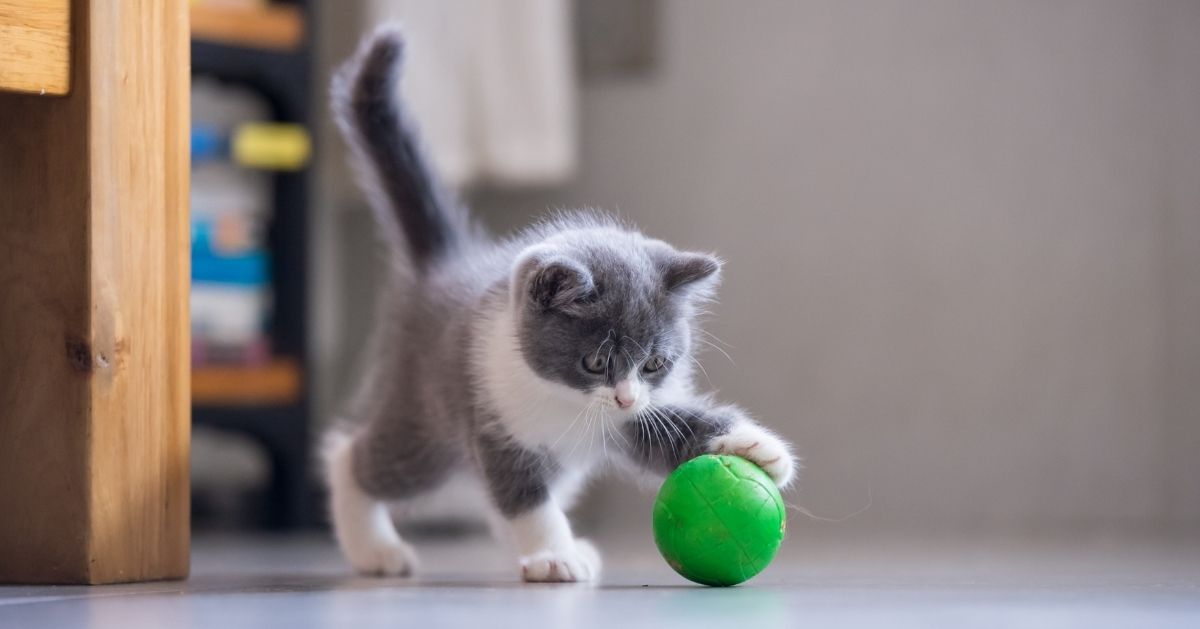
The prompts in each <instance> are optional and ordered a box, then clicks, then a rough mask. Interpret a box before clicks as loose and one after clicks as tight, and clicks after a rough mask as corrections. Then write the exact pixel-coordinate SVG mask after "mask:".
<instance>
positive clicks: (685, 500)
mask: <svg viewBox="0 0 1200 629" xmlns="http://www.w3.org/2000/svg"><path fill="white" fill-rule="evenodd" d="M786 525H787V512H786V510H785V509H784V504H783V497H782V496H780V495H779V488H778V487H776V486H775V483H774V481H772V480H771V477H769V476H767V474H766V472H763V471H762V469H760V468H759V467H758V466H757V465H755V464H753V463H751V462H750V461H747V460H746V459H743V458H741V457H736V456H729V455H724V454H721V455H715V454H706V455H703V456H699V457H696V458H694V459H692V460H690V461H688V462H686V463H684V464H683V465H680V466H679V468H678V469H676V470H675V471H674V472H672V473H671V475H670V476H668V477H667V480H666V481H665V482H663V486H662V488H661V489H659V490H658V500H657V501H655V503H654V542H655V543H656V544H657V545H658V551H659V552H660V553H662V556H663V558H664V559H666V560H667V563H668V564H670V566H671V567H672V568H674V569H675V572H678V573H679V574H680V575H682V576H683V577H684V578H686V579H688V580H691V581H695V582H696V583H700V584H703V585H718V586H728V585H737V584H739V583H742V582H744V581H747V580H749V579H750V578H751V577H753V576H754V575H756V574H758V573H759V572H761V571H762V569H763V568H766V567H767V564H769V563H771V560H772V559H774V558H775V553H776V552H778V551H779V545H780V543H781V542H783V532H784V528H785V527H786Z"/></svg>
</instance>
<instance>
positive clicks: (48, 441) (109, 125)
mask: <svg viewBox="0 0 1200 629" xmlns="http://www.w3.org/2000/svg"><path fill="white" fill-rule="evenodd" d="M72 14H73V15H72V33H73V35H72V50H73V53H72V57H73V59H72V64H71V65H72V77H71V79H72V84H73V85H74V89H73V90H72V92H71V94H70V95H69V96H67V97H66V98H62V99H39V98H36V97H32V96H20V95H15V94H0V130H2V132H3V134H4V137H5V138H6V139H7V140H8V141H6V142H4V143H0V295H3V296H4V298H3V299H0V355H3V356H5V360H4V364H3V366H2V367H0V409H3V411H0V514H4V516H3V517H0V582H24V583H112V582H122V581H137V580H147V579H162V578H175V577H183V576H185V575H186V574H187V566H188V535H189V533H188V524H189V523H188V510H189V504H188V503H189V500H188V496H189V494H188V445H189V444H188V440H189V430H190V406H189V404H190V401H189V357H188V354H189V347H190V344H189V337H188V334H189V331H188V317H187V289H188V281H187V280H188V274H189V272H188V226H187V187H188V146H187V128H188V126H187V125H188V82H189V68H188V65H189V57H188V43H189V40H188V23H187V19H188V13H187V6H186V3H185V2H184V1H183V0H122V2H116V3H114V2H110V1H109V0H75V1H74V2H73V4H72Z"/></svg>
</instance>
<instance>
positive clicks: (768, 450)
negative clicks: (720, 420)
mask: <svg viewBox="0 0 1200 629" xmlns="http://www.w3.org/2000/svg"><path fill="white" fill-rule="evenodd" d="M709 451H710V452H712V453H714V454H733V455H737V456H740V457H742V458H744V459H749V460H750V461H753V462H754V463H755V464H756V465H758V466H759V467H761V468H762V469H763V471H765V472H766V473H767V475H768V476H770V477H771V480H774V481H775V484H776V485H779V486H780V487H787V486H788V485H789V484H790V483H791V482H792V480H793V479H794V478H795V475H796V458H795V457H794V456H792V448H791V447H790V446H788V444H787V443H786V442H784V441H783V440H782V439H780V438H779V437H776V436H775V435H774V434H773V433H772V432H771V431H769V430H767V429H766V428H763V427H762V426H759V425H758V424H755V423H753V422H750V421H742V422H738V423H737V424H736V425H734V427H733V430H730V431H729V432H728V433H725V434H723V435H721V436H719V437H716V438H715V439H713V440H712V442H711V443H710V444H709Z"/></svg>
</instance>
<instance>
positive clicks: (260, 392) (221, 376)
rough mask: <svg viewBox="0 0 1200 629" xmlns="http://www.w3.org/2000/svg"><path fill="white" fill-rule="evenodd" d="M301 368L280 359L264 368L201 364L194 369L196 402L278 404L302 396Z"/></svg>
mask: <svg viewBox="0 0 1200 629" xmlns="http://www.w3.org/2000/svg"><path fill="white" fill-rule="evenodd" d="M300 380H301V378H300V368H299V366H298V365H297V364H296V362H295V361H293V360H289V359H276V360H273V361H272V362H270V363H268V364H267V365H265V366H262V367H216V366H208V367H197V368H194V369H193V370H192V404H196V405H200V404H204V405H212V406H228V405H246V406H259V405H262V406H278V405H284V404H291V403H294V402H295V401H296V400H298V399H299V397H300Z"/></svg>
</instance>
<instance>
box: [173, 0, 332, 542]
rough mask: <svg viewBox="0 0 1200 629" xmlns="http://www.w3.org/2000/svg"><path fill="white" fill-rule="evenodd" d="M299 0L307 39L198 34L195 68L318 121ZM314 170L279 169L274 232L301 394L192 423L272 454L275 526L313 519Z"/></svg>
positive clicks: (286, 118) (197, 410) (282, 305)
mask: <svg viewBox="0 0 1200 629" xmlns="http://www.w3.org/2000/svg"><path fill="white" fill-rule="evenodd" d="M288 4H292V5H295V6H296V7H297V8H299V9H300V10H301V11H302V13H303V14H304V16H305V18H306V19H305V21H304V24H305V25H304V39H303V42H302V44H301V45H300V46H299V47H297V48H296V49H295V50H273V49H263V48H251V47H242V46H233V45H227V44H218V43H209V42H204V41H197V40H193V41H192V74H193V76H196V75H207V76H212V77H215V78H217V79H218V80H220V81H223V82H228V83H235V84H240V85H243V86H246V87H249V88H252V89H254V90H255V91H256V92H258V93H260V94H261V95H262V96H263V97H264V98H265V99H266V100H267V101H268V102H269V103H270V106H271V109H272V112H273V114H274V119H275V120H276V121H279V122H291V123H297V124H301V125H303V126H305V127H306V128H309V129H310V130H311V129H312V128H313V126H312V124H311V122H312V120H311V104H310V100H311V86H312V44H313V41H314V39H315V38H314V37H313V28H314V26H315V25H314V22H313V20H312V19H309V18H310V17H311V16H310V13H309V6H308V5H309V3H308V2H306V1H304V0H297V1H294V2H290V3H288ZM310 173H311V169H304V170H300V171H297V172H279V173H276V174H275V175H274V182H273V184H274V191H273V192H274V208H273V212H272V216H271V219H270V222H269V224H268V228H267V229H268V232H267V243H268V244H267V246H268V249H269V251H270V255H271V267H272V285H273V293H274V310H273V316H272V320H271V325H270V335H271V343H272V352H273V354H274V355H276V356H281V357H286V358H289V359H291V360H293V361H294V362H295V364H296V365H297V366H298V367H299V369H300V378H301V387H300V393H299V395H298V396H297V397H296V399H294V400H293V401H291V402H289V403H287V404H282V405H244V406H243V405H236V406H226V405H207V404H203V403H201V404H196V405H194V406H193V408H192V419H193V423H194V424H195V425H198V426H210V427H213V428H216V429H220V430H225V431H232V432H238V433H242V434H245V435H247V436H249V437H251V438H253V439H254V440H256V441H258V442H259V443H260V444H261V445H262V446H263V448H264V449H265V451H266V452H267V454H268V456H269V458H270V466H271V482H270V486H269V487H268V489H267V496H266V504H265V505H264V510H263V513H262V518H261V520H262V522H263V524H265V525H266V526H268V527H271V528H296V527H301V526H308V525H311V524H313V523H314V522H315V521H316V520H317V518H316V517H314V514H315V511H314V509H313V507H312V495H313V491H312V482H311V479H312V475H311V474H310V468H311V465H310V463H311V459H312V450H311V438H310V437H311V426H312V422H311V405H310V398H309V394H308V391H309V387H308V386H307V384H308V379H309V375H310V371H309V368H308V367H309V356H308V340H307V337H308V316H307V313H308V294H307V291H308V285H309V268H308V255H307V254H306V251H307V249H308V211H309V187H310V176H311V174H310Z"/></svg>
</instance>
